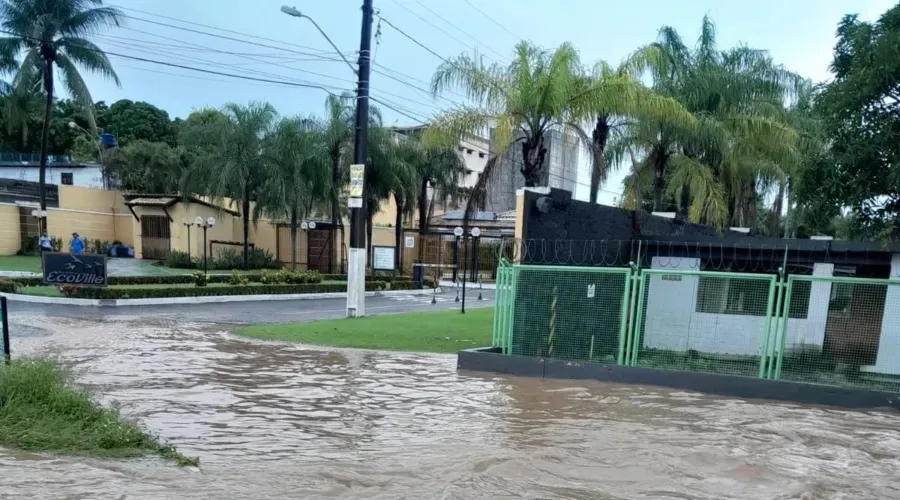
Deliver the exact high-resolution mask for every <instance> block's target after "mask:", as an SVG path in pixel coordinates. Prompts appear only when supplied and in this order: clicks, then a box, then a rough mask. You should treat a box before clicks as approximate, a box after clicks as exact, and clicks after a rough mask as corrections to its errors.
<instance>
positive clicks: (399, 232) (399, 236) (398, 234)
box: [394, 202, 406, 272]
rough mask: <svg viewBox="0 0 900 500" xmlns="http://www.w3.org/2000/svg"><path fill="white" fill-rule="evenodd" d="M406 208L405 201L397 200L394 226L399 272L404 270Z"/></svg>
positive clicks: (396, 266) (395, 260) (395, 261)
mask: <svg viewBox="0 0 900 500" xmlns="http://www.w3.org/2000/svg"><path fill="white" fill-rule="evenodd" d="M404 208H406V207H405V206H404V204H403V203H400V202H397V219H396V221H395V222H396V226H395V227H394V244H395V245H396V246H397V249H396V250H395V251H394V267H395V268H396V269H397V271H399V272H403V209H404Z"/></svg>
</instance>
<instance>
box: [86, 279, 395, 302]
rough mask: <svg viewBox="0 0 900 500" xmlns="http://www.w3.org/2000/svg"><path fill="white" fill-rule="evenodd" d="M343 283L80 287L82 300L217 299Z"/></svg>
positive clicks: (375, 284)
mask: <svg viewBox="0 0 900 500" xmlns="http://www.w3.org/2000/svg"><path fill="white" fill-rule="evenodd" d="M386 285H387V284H386V283H384V282H382V281H367V282H366V290H369V291H376V290H384V288H385V286H386ZM346 291H347V285H345V284H344V283H303V284H300V285H257V286H214V287H194V288H79V289H78V291H77V294H76V297H78V298H83V299H147V298H159V297H214V296H221V295H282V294H295V293H296V294H300V293H340V292H346Z"/></svg>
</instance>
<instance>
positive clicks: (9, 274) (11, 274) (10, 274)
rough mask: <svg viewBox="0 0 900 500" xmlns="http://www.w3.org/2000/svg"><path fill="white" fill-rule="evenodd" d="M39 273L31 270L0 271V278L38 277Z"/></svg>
mask: <svg viewBox="0 0 900 500" xmlns="http://www.w3.org/2000/svg"><path fill="white" fill-rule="evenodd" d="M40 276H41V273H33V272H31V271H0V278H38V277H40Z"/></svg>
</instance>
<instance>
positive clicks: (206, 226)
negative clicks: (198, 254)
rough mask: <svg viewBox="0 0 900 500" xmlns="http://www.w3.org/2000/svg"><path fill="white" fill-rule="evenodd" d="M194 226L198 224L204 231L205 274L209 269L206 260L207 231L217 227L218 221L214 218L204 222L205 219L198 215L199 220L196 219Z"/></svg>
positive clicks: (208, 218)
mask: <svg viewBox="0 0 900 500" xmlns="http://www.w3.org/2000/svg"><path fill="white" fill-rule="evenodd" d="M194 224H196V225H197V227H199V228H202V229H203V272H204V273H205V272H207V270H208V269H209V268H208V267H207V263H206V260H207V248H206V231H207V230H208V229H209V228H211V227H213V226H215V225H216V219H215V218H213V217H207V218H206V220H203V217H200V216H199V215H198V216H197V218H196V219H194Z"/></svg>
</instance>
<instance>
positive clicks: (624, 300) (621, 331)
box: [591, 268, 633, 365]
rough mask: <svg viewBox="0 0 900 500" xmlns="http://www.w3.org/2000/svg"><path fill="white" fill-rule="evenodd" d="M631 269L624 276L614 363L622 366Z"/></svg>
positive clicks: (629, 308) (629, 297) (629, 299)
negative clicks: (617, 348) (617, 350)
mask: <svg viewBox="0 0 900 500" xmlns="http://www.w3.org/2000/svg"><path fill="white" fill-rule="evenodd" d="M632 279H633V276H632V269H631V268H629V269H628V274H626V275H625V291H624V292H623V293H622V313H621V318H620V320H619V321H620V322H619V356H618V358H617V359H616V363H618V364H619V365H622V364H623V362H624V361H625V343H626V342H627V339H626V336H627V334H628V331H629V327H628V316H629V315H630V310H631V307H630V306H631V280H632ZM593 350H594V348H593V339H592V341H591V354H593Z"/></svg>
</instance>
